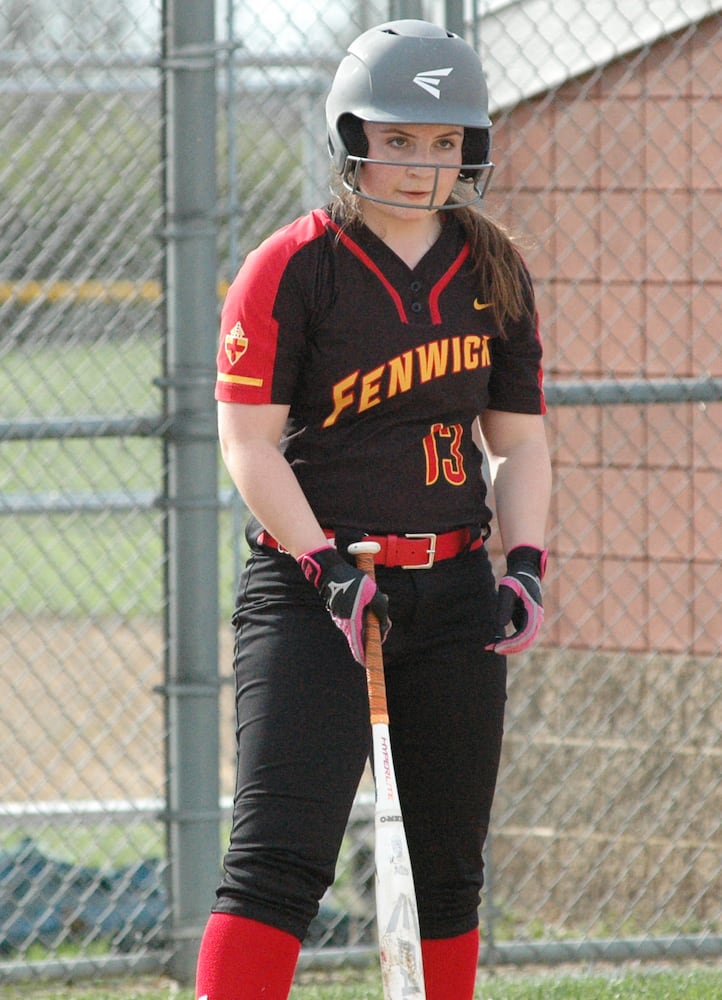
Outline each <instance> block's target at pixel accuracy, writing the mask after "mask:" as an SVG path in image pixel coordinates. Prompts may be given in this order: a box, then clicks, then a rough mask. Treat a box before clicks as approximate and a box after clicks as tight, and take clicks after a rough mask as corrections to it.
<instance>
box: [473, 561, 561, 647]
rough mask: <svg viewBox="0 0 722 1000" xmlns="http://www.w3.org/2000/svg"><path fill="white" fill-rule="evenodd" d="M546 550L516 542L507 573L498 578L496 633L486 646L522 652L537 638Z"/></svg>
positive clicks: (540, 622)
mask: <svg viewBox="0 0 722 1000" xmlns="http://www.w3.org/2000/svg"><path fill="white" fill-rule="evenodd" d="M546 561H547V550H546V549H538V548H536V547H535V546H533V545H517V547H516V548H514V549H512V550H511V552H509V554H508V555H507V557H506V573H505V575H504V576H503V577H502V578H501V580H500V581H499V595H498V598H497V605H496V635H495V637H494V639H493V640H492V641H491V642H490V643H489V644H488V645H487V646H486V647H485V648H486V649H493V650H494V651H495V652H496V653H501V654H510V653H522V652H524V651H525V650H527V649H529V648H530V647H531V646H532V645H533V644H534V642H535V641H536V639H537V637H538V635H539V632H540V631H541V627H542V625H543V623H544V608H543V607H542V589H541V581H542V579H543V577H544V571H545V569H546Z"/></svg>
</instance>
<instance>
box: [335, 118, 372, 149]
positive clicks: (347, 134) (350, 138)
mask: <svg viewBox="0 0 722 1000" xmlns="http://www.w3.org/2000/svg"><path fill="white" fill-rule="evenodd" d="M337 128H338V133H339V135H340V136H341V139H342V140H343V144H344V146H345V147H346V155H347V156H366V155H368V151H369V142H368V139H367V138H366V133H365V132H364V125H363V122H362V121H361V119H360V118H357V117H356V115H352V114H350V113H347V114H345V115H341V116H340V117H339V120H338V124H337Z"/></svg>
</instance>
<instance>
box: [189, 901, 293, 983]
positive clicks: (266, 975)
mask: <svg viewBox="0 0 722 1000" xmlns="http://www.w3.org/2000/svg"><path fill="white" fill-rule="evenodd" d="M300 949H301V942H300V941H299V940H298V938H296V937H294V936H293V935H292V934H287V933H286V931H279V930H277V929H276V928H275V927H271V926H269V925H268V924H261V923H258V921H256V920H248V919H246V917H236V916H233V915H232V914H230V913H212V914H211V916H210V918H209V920H208V923H207V924H206V929H205V932H204V934H203V940H202V941H201V948H200V952H199V954H198V968H197V972H196V997H197V998H199V1000H286V998H287V997H288V994H289V992H290V989H291V983H292V982H293V974H294V972H295V969H296V962H297V960H298V953H299V951H300Z"/></svg>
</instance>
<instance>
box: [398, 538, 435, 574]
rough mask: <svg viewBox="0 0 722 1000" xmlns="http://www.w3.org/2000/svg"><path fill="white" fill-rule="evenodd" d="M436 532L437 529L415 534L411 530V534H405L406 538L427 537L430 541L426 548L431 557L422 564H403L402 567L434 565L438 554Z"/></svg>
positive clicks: (427, 566)
mask: <svg viewBox="0 0 722 1000" xmlns="http://www.w3.org/2000/svg"><path fill="white" fill-rule="evenodd" d="M436 537H437V536H436V532H435V531H422V532H421V533H420V534H414V533H411V532H409V534H407V535H404V538H426V539H428V542H429V547H428V549H427V550H426V554H427V556H428V557H429V558H428V559H427V561H426V562H425V563H422V565H421V566H416V565H415V566H402V567H401V569H431V567H432V566H433V565H434V556H435V555H436Z"/></svg>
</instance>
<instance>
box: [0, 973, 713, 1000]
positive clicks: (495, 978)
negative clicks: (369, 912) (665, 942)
mask: <svg viewBox="0 0 722 1000" xmlns="http://www.w3.org/2000/svg"><path fill="white" fill-rule="evenodd" d="M298 980H299V981H298V983H297V984H296V985H294V987H293V989H292V990H291V996H290V1000H382V992H381V985H380V979H379V975H378V971H377V970H376V969H370V970H366V969H364V970H355V971H340V972H337V973H334V974H328V975H322V974H313V975H312V974H311V973H301V974H300V975H299V976H298ZM477 984H478V985H477V988H476V994H475V1000H719V998H722V966H718V967H714V966H711V967H702V966H697V965H689V966H685V965H683V966H680V967H678V968H669V969H659V968H650V969H638V968H634V969H611V970H605V971H603V972H602V971H596V972H595V971H593V972H589V971H585V970H584V969H580V970H578V971H577V970H575V971H566V970H565V971H564V972H559V971H556V970H553V969H552V970H549V971H545V972H542V973H534V974H527V973H526V972H524V971H521V972H520V971H511V970H502V971H489V970H486V969H482V970H480V971H479V975H478V979H477ZM20 995H22V997H23V1000H192V998H193V991H192V990H189V989H181V990H178V989H177V988H176V986H175V985H174V984H173V983H170V982H167V981H164V980H161V979H144V980H118V981H114V982H107V983H95V984H93V983H85V984H78V985H74V986H73V985H60V984H58V985H53V984H46V985H37V986H35V985H24V986H23V987H22V992H20V991H19V987H18V986H12V987H2V986H0V1000H17V998H18V997H19V996H20Z"/></svg>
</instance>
